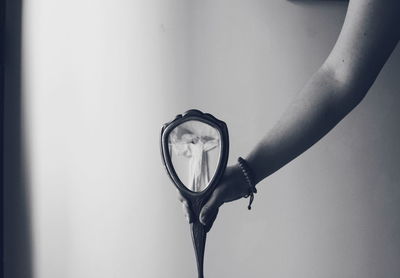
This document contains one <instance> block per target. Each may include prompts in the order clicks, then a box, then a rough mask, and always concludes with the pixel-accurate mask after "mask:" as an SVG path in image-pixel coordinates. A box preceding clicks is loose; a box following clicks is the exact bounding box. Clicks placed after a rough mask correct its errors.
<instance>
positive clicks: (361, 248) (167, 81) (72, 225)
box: [23, 0, 400, 278]
mask: <svg viewBox="0 0 400 278" xmlns="http://www.w3.org/2000/svg"><path fill="white" fill-rule="evenodd" d="M345 10H346V4H345V3H340V2H329V1H328V2H325V1H315V2H314V1H310V2H303V3H302V2H301V1H296V2H289V1H283V0H268V1H265V0H252V1H244V0H241V1H239V0H225V1H222V0H220V1H216V0H206V1H184V0H170V1H164V0H158V1H156V0H150V1H149V0H146V1H144V0H143V1H128V0H115V1H105V0H100V1H89V0H79V1H78V0H69V1H54V0H27V1H25V6H24V22H23V28H24V34H23V49H24V51H23V61H24V63H23V66H24V75H23V77H24V87H23V92H24V94H23V95H24V100H25V102H24V105H25V111H26V123H27V132H28V142H29V144H28V147H29V151H28V155H29V164H30V177H29V180H30V188H31V203H32V223H33V244H34V246H33V252H34V254H33V258H34V271H35V277H38V278H53V277H57V278H64V277H65V278H84V277H85V278H88V277H96V278H102V277H104V278H106V277H107V278H109V277H118V278H120V277H121V278H123V277H143V278H147V277H149V278H159V277H195V271H196V270H195V262H194V255H193V251H192V246H191V239H190V235H189V230H188V225H187V224H186V223H185V220H184V217H183V215H182V213H181V209H180V205H179V203H178V201H177V199H176V196H175V191H174V188H173V186H172V184H171V183H170V181H169V179H168V178H167V175H166V174H165V172H164V169H163V167H162V165H161V159H160V154H159V145H158V144H159V135H160V134H159V133H160V128H161V125H162V124H163V123H164V122H166V121H169V120H171V119H172V118H173V117H174V116H175V115H176V114H178V113H181V112H183V111H185V110H187V109H189V108H198V109H201V110H204V111H207V112H210V113H212V114H214V115H215V116H217V117H219V118H221V119H223V120H224V121H225V122H226V123H227V124H228V128H229V130H230V137H231V153H230V161H231V162H234V161H235V158H236V157H237V156H239V155H243V154H246V153H248V152H249V151H250V150H251V148H252V146H254V144H255V143H256V142H257V141H258V140H259V139H260V137H261V136H262V135H263V134H264V133H265V132H266V131H267V130H268V129H269V128H270V127H271V126H272V125H273V124H274V123H275V121H276V120H277V119H278V117H279V116H280V114H281V113H282V112H283V111H284V109H285V107H286V106H287V104H288V103H289V102H290V100H291V99H292V97H293V96H294V95H295V94H296V92H297V91H299V90H300V88H301V87H302V85H303V84H304V83H305V82H306V81H307V79H308V78H309V77H310V75H311V74H312V73H313V72H314V71H315V70H316V69H317V68H318V66H319V65H320V64H321V63H322V62H323V60H324V59H325V57H326V56H327V54H328V53H329V51H330V49H331V47H332V46H333V43H334V41H335V39H336V37H337V35H338V33H339V31H340V27H341V24H342V22H343V19H344V15H345ZM399 68H400V51H399V49H397V50H396V51H395V53H394V54H393V55H392V57H391V59H390V60H389V62H388V64H387V65H386V67H385V69H384V70H383V72H382V74H381V75H380V77H379V79H378V80H377V82H376V84H375V85H374V87H373V89H372V90H371V92H370V93H369V95H368V96H367V97H366V99H365V100H364V101H363V103H362V104H361V105H360V106H359V107H357V108H356V109H355V111H354V112H353V113H352V114H351V115H350V116H349V117H347V118H346V119H345V120H344V121H343V122H342V123H341V124H339V126H338V127H337V128H336V129H335V130H334V131H333V132H332V133H330V134H329V135H328V136H327V137H326V138H324V139H323V140H322V141H321V142H319V143H318V144H317V145H316V146H314V147H313V148H312V150H310V151H308V152H307V153H306V154H304V155H303V156H301V157H300V158H298V159H297V160H296V161H294V162H293V163H290V164H289V165H288V166H286V167H285V168H284V169H282V170H280V171H279V172H278V173H276V174H274V175H273V176H271V177H270V178H268V179H267V180H265V181H264V182H263V183H262V184H260V186H259V188H260V190H259V194H257V195H256V200H255V203H254V209H253V210H252V211H251V212H249V211H247V208H246V202H247V200H241V201H238V202H236V203H232V204H229V205H226V206H224V207H223V209H222V210H221V212H220V215H219V219H218V220H217V222H216V223H215V225H214V228H213V230H212V231H211V232H210V233H209V236H208V242H207V249H206V258H205V268H206V270H205V271H206V276H207V277H229V278H233V277H266V276H271V277H298V278H301V277H304V278H305V277H307V278H312V277H394V276H396V274H399V273H400V265H399V264H398V261H399V260H400V218H399V214H398V211H399V206H400V188H399V186H398V183H399V178H400V174H399V173H400V171H399V166H398V165H400V159H399V157H400V148H399V144H398V135H399V134H400V129H399V125H398V118H399V114H400V112H399V110H398V109H397V107H398V105H399V104H400V94H399V92H398V87H399V85H400V84H399V81H398V72H399Z"/></svg>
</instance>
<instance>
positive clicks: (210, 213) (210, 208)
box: [199, 188, 222, 226]
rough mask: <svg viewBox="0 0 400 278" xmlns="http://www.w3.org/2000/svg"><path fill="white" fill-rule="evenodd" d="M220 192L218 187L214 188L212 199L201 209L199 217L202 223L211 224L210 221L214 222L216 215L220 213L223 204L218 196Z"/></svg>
mask: <svg viewBox="0 0 400 278" xmlns="http://www.w3.org/2000/svg"><path fill="white" fill-rule="evenodd" d="M218 192H219V190H218V188H217V189H215V190H214V192H213V193H212V194H211V197H210V199H209V200H208V201H207V203H206V204H205V205H204V206H203V208H202V209H201V211H200V215H199V219H200V222H201V224H203V225H205V226H207V225H209V224H210V222H213V221H214V220H215V217H216V215H217V213H218V208H219V207H220V206H221V205H222V202H221V201H220V198H219V197H218V196H219V194H218Z"/></svg>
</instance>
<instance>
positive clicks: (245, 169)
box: [238, 157, 257, 210]
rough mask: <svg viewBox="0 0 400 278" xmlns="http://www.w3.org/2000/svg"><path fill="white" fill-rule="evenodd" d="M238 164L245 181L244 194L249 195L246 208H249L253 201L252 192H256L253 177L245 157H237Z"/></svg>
mask: <svg viewBox="0 0 400 278" xmlns="http://www.w3.org/2000/svg"><path fill="white" fill-rule="evenodd" d="M238 166H239V168H240V170H241V172H242V175H243V177H244V179H245V181H246V184H247V194H246V195H245V196H244V197H245V198H247V197H250V201H249V205H248V209H249V210H250V209H251V204H252V203H253V200H254V194H256V193H257V189H256V183H255V179H254V174H253V171H252V169H251V168H250V166H249V164H248V163H247V161H246V160H245V159H243V158H242V157H239V158H238Z"/></svg>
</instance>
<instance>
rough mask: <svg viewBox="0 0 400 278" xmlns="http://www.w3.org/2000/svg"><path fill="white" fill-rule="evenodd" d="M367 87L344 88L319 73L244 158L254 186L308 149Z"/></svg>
mask: <svg viewBox="0 0 400 278" xmlns="http://www.w3.org/2000/svg"><path fill="white" fill-rule="evenodd" d="M368 88H369V86H368V87H366V86H352V87H350V86H345V84H339V83H338V82H337V81H336V80H335V79H334V75H333V74H331V73H330V72H329V71H326V70H323V69H321V70H319V71H318V72H317V73H316V74H314V76H313V77H312V78H311V79H310V80H309V82H308V83H307V84H306V86H305V87H304V88H303V90H302V91H300V93H299V94H298V95H297V96H296V98H295V99H294V101H293V102H292V103H291V104H290V105H289V107H288V109H287V110H286V112H285V113H284V114H283V115H282V117H281V119H280V120H279V121H278V122H277V124H276V125H275V126H274V127H273V128H272V129H271V130H270V131H269V132H268V133H267V134H266V135H265V136H264V138H263V139H262V140H261V142H260V143H259V144H258V145H256V147H255V148H254V149H253V150H252V151H251V153H250V154H249V155H248V156H247V157H246V158H247V161H248V163H249V164H250V166H251V168H252V169H253V171H254V175H255V179H256V182H257V183H258V182H260V181H261V180H262V179H264V178H265V177H267V176H269V175H270V174H272V173H274V172H275V171H277V170H278V169H280V168H281V167H282V166H284V165H285V164H287V163H289V162H290V161H291V160H293V159H294V158H296V157H297V156H298V155H300V154H301V153H303V152H304V151H305V150H307V149H308V148H310V147H311V146H312V145H313V144H315V143H316V142H317V141H318V140H319V139H321V138H322V137H323V136H324V135H325V134H327V133H328V132H329V131H330V130H331V129H332V128H333V127H334V126H335V125H336V124H337V123H338V122H339V121H340V120H341V119H343V118H344V117H345V116H346V115H347V114H348V113H349V112H350V111H351V110H352V109H353V108H354V107H355V106H356V105H357V104H358V103H359V102H360V101H361V99H362V98H363V96H364V95H365V93H366V91H367V90H368Z"/></svg>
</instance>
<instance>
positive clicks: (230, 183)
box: [178, 165, 249, 230]
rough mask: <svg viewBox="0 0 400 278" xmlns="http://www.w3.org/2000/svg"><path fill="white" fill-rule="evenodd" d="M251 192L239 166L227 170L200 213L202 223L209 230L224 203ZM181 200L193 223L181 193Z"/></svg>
mask: <svg viewBox="0 0 400 278" xmlns="http://www.w3.org/2000/svg"><path fill="white" fill-rule="evenodd" d="M248 192H249V185H248V184H247V182H246V180H245V177H244V175H243V173H242V171H241V169H240V168H239V166H238V165H233V166H229V167H227V168H226V170H225V172H224V175H223V176H222V178H221V181H220V182H219V183H218V184H217V186H216V187H215V189H214V191H213V193H211V196H210V198H209V200H208V201H207V202H206V204H205V205H204V206H203V208H202V209H201V212H200V216H199V220H200V222H201V223H202V224H203V225H205V226H207V228H208V229H207V230H209V229H210V228H211V226H212V224H213V223H214V221H215V219H216V217H217V214H218V210H219V207H220V206H222V205H223V204H224V203H227V202H232V201H234V200H237V199H240V198H242V197H244V196H246V195H247V194H248ZM178 196H179V200H180V201H181V203H182V208H183V212H184V214H185V217H186V219H187V220H188V222H189V223H192V222H193V220H194V219H193V217H194V215H193V212H192V211H191V210H190V208H189V203H188V201H187V200H186V199H185V198H184V197H183V196H182V195H181V194H180V193H179V191H178Z"/></svg>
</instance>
